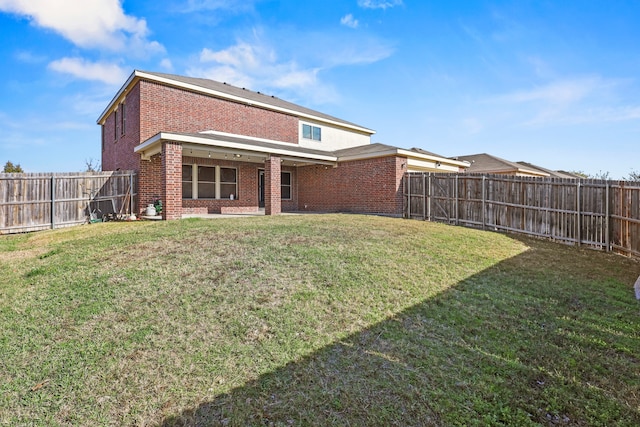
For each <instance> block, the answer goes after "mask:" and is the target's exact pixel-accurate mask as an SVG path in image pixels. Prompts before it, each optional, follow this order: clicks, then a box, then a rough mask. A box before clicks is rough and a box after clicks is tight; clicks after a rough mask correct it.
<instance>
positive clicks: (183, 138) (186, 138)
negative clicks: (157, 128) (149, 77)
mask: <svg viewBox="0 0 640 427" xmlns="http://www.w3.org/2000/svg"><path fill="white" fill-rule="evenodd" d="M160 141H176V142H182V143H186V144H194V145H197V146H199V147H200V148H202V146H211V147H223V148H228V149H231V150H240V151H247V152H253V153H267V154H272V155H278V156H288V157H296V158H300V159H312V160H323V161H326V162H336V161H337V158H336V156H331V155H322V154H310V153H300V152H296V151H292V150H287V149H285V148H282V149H281V148H271V147H258V146H255V145H251V144H243V143H241V142H230V141H217V140H212V139H209V138H199V137H197V136H191V135H178V134H174V133H168V132H160V133H158V134H156V135H155V136H153V137H151V138H149V139H148V140H146V141H145V142H143V143H142V144H140V145H138V146H137V147H135V148H134V149H133V151H134V152H136V153H139V152H143V153H144V156H145V157H147V156H148V154H147V153H148V152H151V151H154V152H155V150H157V148H155V149H154V146H155V145H156V144H157V145H158V146H159V145H160V144H159V143H160Z"/></svg>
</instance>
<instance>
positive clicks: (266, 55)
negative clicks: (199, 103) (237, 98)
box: [187, 42, 337, 103]
mask: <svg viewBox="0 0 640 427" xmlns="http://www.w3.org/2000/svg"><path fill="white" fill-rule="evenodd" d="M199 59H200V64H199V65H197V66H194V67H192V68H190V69H188V70H187V74H189V75H192V76H198V77H205V78H210V79H212V80H217V81H222V82H227V83H230V84H232V85H234V86H238V87H246V88H247V89H252V90H257V91H258V90H259V91H261V92H264V91H267V90H273V91H276V92H277V95H279V96H285V97H287V98H288V99H292V98H296V97H298V96H300V95H302V96H308V97H309V98H311V99H312V100H313V101H314V102H320V103H321V102H329V101H334V100H335V99H336V97H337V96H336V93H335V91H334V90H333V89H332V88H331V87H329V86H327V85H325V84H323V83H321V82H320V81H319V79H318V72H319V69H318V68H317V67H316V68H314V67H301V66H299V65H298V64H297V63H296V62H295V61H293V60H290V61H279V60H278V58H277V55H276V54H275V52H274V51H273V49H271V48H270V47H269V46H268V45H266V44H264V43H259V42H258V43H256V44H249V43H247V42H238V43H237V44H236V45H234V46H231V47H229V48H227V49H223V50H219V51H213V50H211V49H207V48H205V49H203V50H202V51H201V52H200V58H199Z"/></svg>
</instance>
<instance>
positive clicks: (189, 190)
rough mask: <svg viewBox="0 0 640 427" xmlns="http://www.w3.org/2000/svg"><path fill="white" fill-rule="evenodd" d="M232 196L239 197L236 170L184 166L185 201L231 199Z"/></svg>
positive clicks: (183, 195)
mask: <svg viewBox="0 0 640 427" xmlns="http://www.w3.org/2000/svg"><path fill="white" fill-rule="evenodd" d="M232 194H233V197H234V199H235V198H236V197H237V195H238V171H237V170H236V169H235V168H224V167H220V166H200V165H182V198H183V199H230V198H231V195H232Z"/></svg>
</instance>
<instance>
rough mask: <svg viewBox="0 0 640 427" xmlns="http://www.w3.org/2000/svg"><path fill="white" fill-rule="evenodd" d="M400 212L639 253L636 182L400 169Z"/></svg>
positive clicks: (638, 190)
mask: <svg viewBox="0 0 640 427" xmlns="http://www.w3.org/2000/svg"><path fill="white" fill-rule="evenodd" d="M403 189H404V190H403V192H404V217H405V218H413V219H423V220H429V221H438V222H446V223H449V224H456V225H464V226H471V227H477V228H482V229H487V230H495V231H508V232H518V233H525V234H529V235H533V236H538V237H545V238H550V239H553V240H556V241H558V242H562V243H566V244H574V245H584V246H587V247H591V248H595V249H601V250H605V251H615V252H618V253H621V254H624V255H628V256H635V257H640V183H634V182H624V181H604V180H573V179H559V178H532V177H520V176H504V175H475V174H465V175H458V174H455V175H454V174H428V173H407V174H405V176H404V181H403Z"/></svg>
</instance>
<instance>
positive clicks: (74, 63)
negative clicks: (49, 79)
mask: <svg viewBox="0 0 640 427" xmlns="http://www.w3.org/2000/svg"><path fill="white" fill-rule="evenodd" d="M49 68H50V69H51V70H54V71H57V72H59V73H65V74H70V75H72V76H74V77H77V78H80V79H83V80H95V81H100V82H103V83H107V84H110V85H118V84H122V83H124V81H125V80H126V79H127V76H128V74H127V72H126V71H125V70H124V69H123V68H121V67H119V66H118V65H115V64H109V63H105V62H89V61H87V60H85V59H83V58H62V59H58V60H56V61H53V62H51V63H49Z"/></svg>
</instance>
